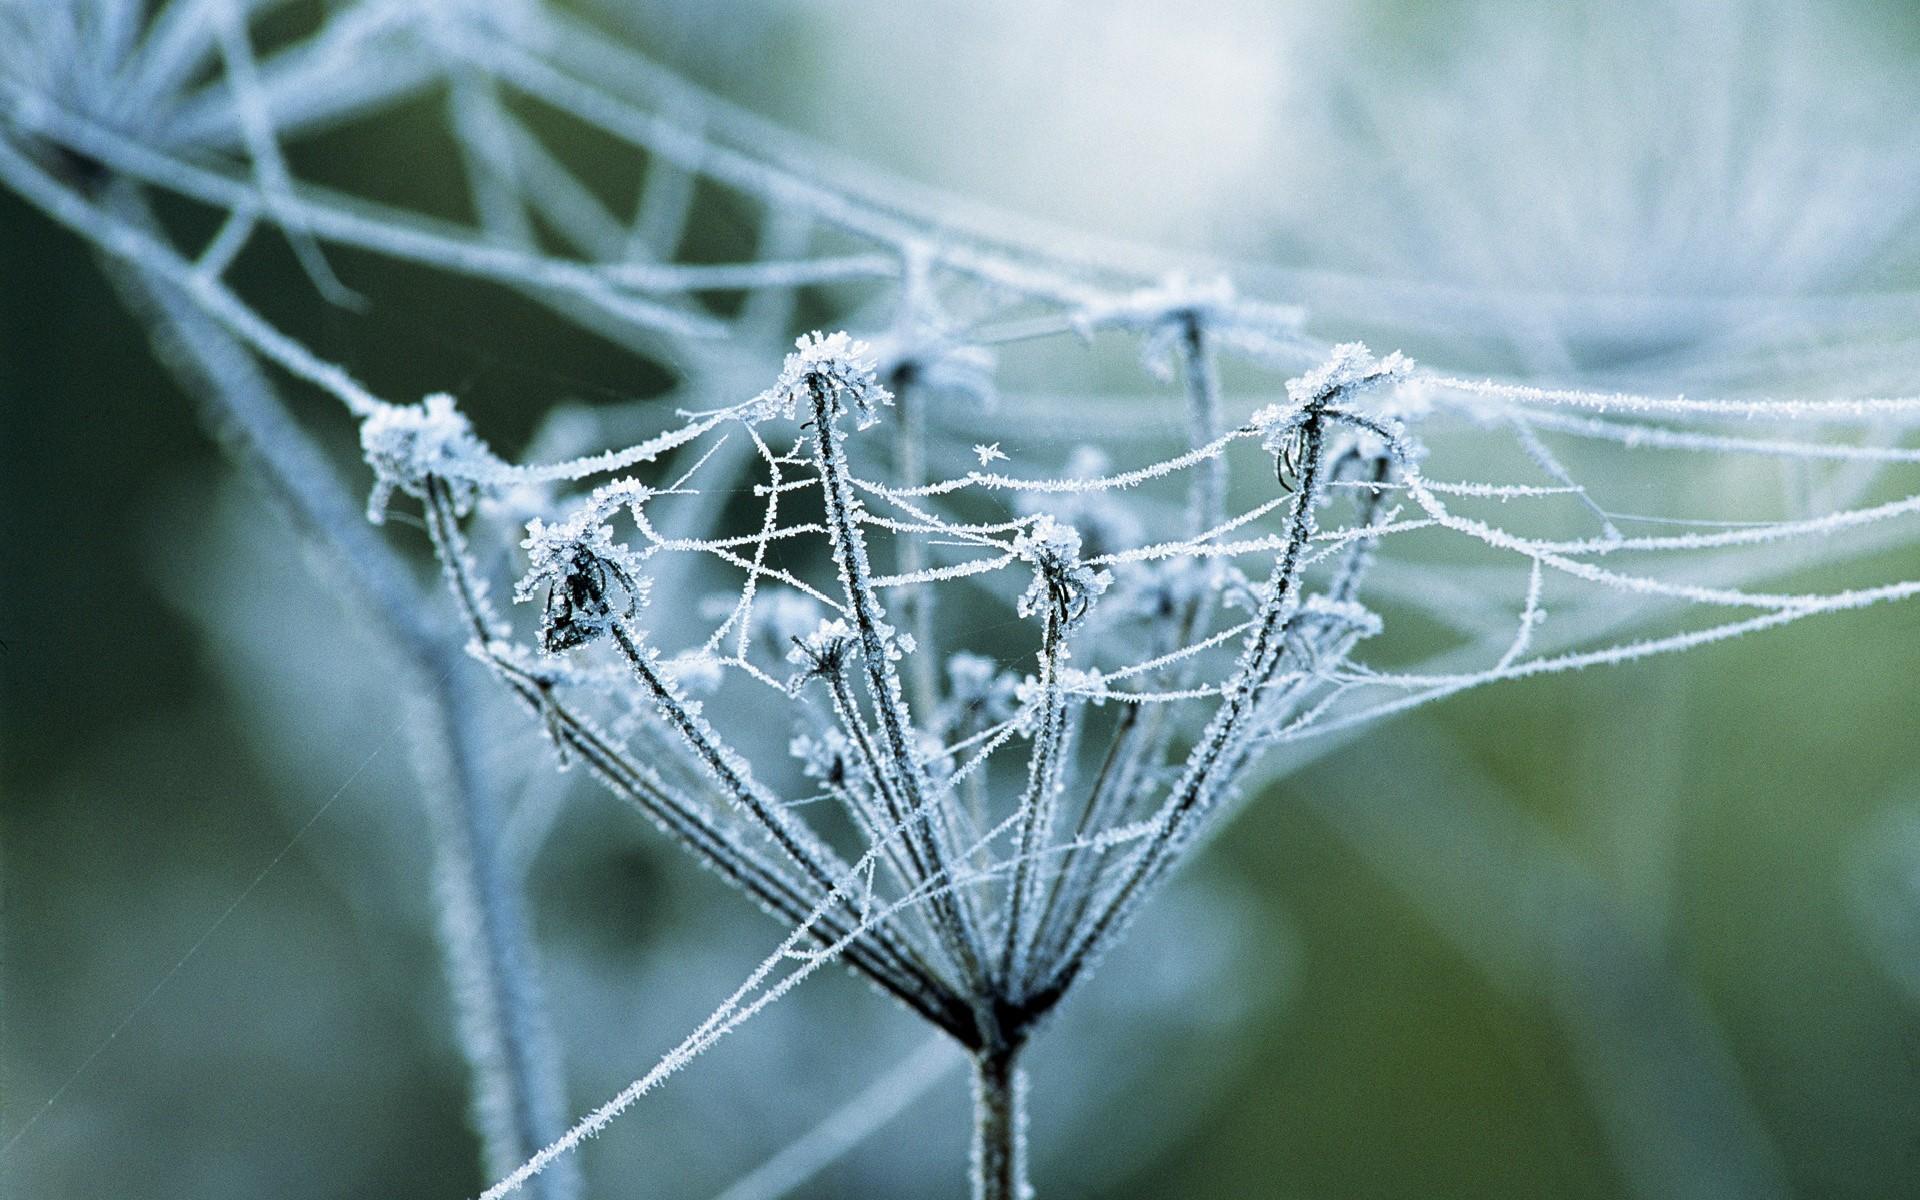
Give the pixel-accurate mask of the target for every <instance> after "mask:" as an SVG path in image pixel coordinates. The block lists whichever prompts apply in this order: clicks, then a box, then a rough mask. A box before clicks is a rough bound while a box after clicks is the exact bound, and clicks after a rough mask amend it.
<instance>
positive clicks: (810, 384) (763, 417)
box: [743, 330, 893, 429]
mask: <svg viewBox="0 0 1920 1200" xmlns="http://www.w3.org/2000/svg"><path fill="white" fill-rule="evenodd" d="M793 345H794V350H793V353H791V354H789V355H787V359H786V363H785V364H784V365H783V366H782V367H781V370H780V378H779V379H778V380H776V381H775V382H774V385H773V386H772V387H771V388H768V389H767V390H766V391H764V392H762V393H760V394H759V395H758V396H756V397H754V399H753V400H752V401H751V402H750V403H749V404H748V405H747V407H746V409H745V412H744V414H743V415H744V416H745V418H746V419H747V420H748V421H753V422H759V421H774V420H780V421H791V420H793V419H794V417H795V416H796V415H797V414H798V413H800V412H803V411H806V410H808V409H810V408H811V406H812V404H813V395H814V391H815V389H816V388H817V389H819V390H820V391H821V392H822V393H823V394H824V395H825V396H826V398H827V401H828V403H829V404H830V405H831V406H832V408H833V411H834V412H835V413H836V414H837V413H842V412H845V411H847V410H848V409H849V408H851V409H852V410H853V411H854V412H855V413H856V414H857V417H856V419H857V421H858V424H859V426H860V428H862V429H865V428H867V427H868V426H869V425H872V424H873V423H874V421H876V420H878V419H879V417H878V415H877V408H878V406H880V405H882V404H892V403H893V393H891V392H889V391H888V390H887V389H886V388H884V387H882V386H881V385H880V382H879V380H878V378H877V377H876V374H875V372H876V369H877V368H876V365H875V363H874V360H873V355H872V352H871V350H870V349H869V348H868V346H867V344H866V343H865V342H862V341H856V340H855V339H854V338H852V337H850V336H848V335H847V334H846V333H844V332H840V333H828V334H822V333H820V332H819V331H818V330H816V331H814V332H813V333H808V334H802V335H801V336H800V337H799V338H798V339H796V340H795V342H794V343H793Z"/></svg>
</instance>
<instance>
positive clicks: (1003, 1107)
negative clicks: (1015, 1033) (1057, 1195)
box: [973, 1046, 1033, 1200]
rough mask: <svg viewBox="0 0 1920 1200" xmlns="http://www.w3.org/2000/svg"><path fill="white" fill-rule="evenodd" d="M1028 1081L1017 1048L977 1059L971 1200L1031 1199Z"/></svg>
mask: <svg viewBox="0 0 1920 1200" xmlns="http://www.w3.org/2000/svg"><path fill="white" fill-rule="evenodd" d="M1026 1105H1027V1077H1026V1072H1024V1071H1022V1070H1021V1069H1020V1051H1019V1048H1018V1047H1005V1046H995V1047H990V1048H988V1049H984V1050H981V1051H979V1052H977V1053H976V1054H975V1055H974V1057H973V1200H1027V1198H1028V1197H1029V1196H1031V1195H1032V1194H1033V1187H1032V1185H1031V1184H1029V1183H1028V1182H1027V1114H1026Z"/></svg>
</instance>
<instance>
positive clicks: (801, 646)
mask: <svg viewBox="0 0 1920 1200" xmlns="http://www.w3.org/2000/svg"><path fill="white" fill-rule="evenodd" d="M856 644H857V639H856V637H855V636H854V632H853V628H852V627H851V626H849V625H848V624H847V623H846V622H845V621H843V620H841V619H840V618H838V617H835V618H834V619H833V620H831V621H822V622H820V624H819V626H818V627H816V628H815V629H814V631H813V632H812V633H809V634H806V635H805V636H803V637H796V638H794V639H793V649H791V650H789V651H787V661H788V662H790V663H792V664H793V665H794V666H796V667H799V668H800V670H799V671H797V672H796V673H795V674H794V675H793V677H792V678H791V679H789V680H787V690H788V691H790V692H795V693H798V692H799V690H800V689H801V688H802V687H804V686H805V685H806V682H807V681H808V680H809V679H814V678H816V677H818V678H832V677H834V676H838V675H839V674H841V673H842V672H844V671H845V670H846V669H847V661H848V660H849V659H850V658H852V657H853V648H854V646H855V645H856Z"/></svg>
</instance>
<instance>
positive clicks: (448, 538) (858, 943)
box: [425, 478, 974, 1040]
mask: <svg viewBox="0 0 1920 1200" xmlns="http://www.w3.org/2000/svg"><path fill="white" fill-rule="evenodd" d="M425 491H426V499H425V510H426V518H427V532H428V534H429V536H430V537H431V538H432V539H433V542H434V550H435V553H436V555H437V556H438V558H439V560H440V562H441V564H442V570H443V573H444V574H445V576H446V579H447V584H448V589H449V590H450V591H451V592H452V593H453V596H454V599H455V601H456V602H457V605H458V607H459V609H460V611H461V615H462V618H463V620H464V621H465V623H466V624H467V626H468V630H469V632H470V633H471V634H472V635H473V637H474V638H475V639H476V640H478V641H480V642H481V644H483V645H484V644H485V639H486V638H488V637H489V636H490V634H489V632H488V631H489V629H490V627H491V626H492V625H493V624H494V623H495V618H494V617H493V616H492V614H491V611H490V609H489V608H488V606H487V604H486V601H485V600H484V598H483V597H482V594H481V592H480V589H479V588H478V587H477V585H476V584H475V581H474V580H473V579H472V578H471V577H470V575H469V562H470V555H469V553H468V550H467V545H466V539H465V537H464V535H462V534H461V532H460V528H459V523H458V521H457V519H456V517H455V514H454V511H453V506H452V500H451V497H450V494H449V492H448V490H447V485H446V484H445V483H444V482H443V481H441V480H437V479H432V478H429V479H428V480H427V481H426V487H425ZM489 662H490V663H491V665H492V666H493V667H494V670H495V673H496V674H498V675H499V676H500V677H501V679H502V680H504V681H505V682H506V683H507V685H508V686H509V687H510V688H511V689H512V690H513V692H514V694H515V695H516V696H518V697H519V698H520V700H521V701H522V702H524V703H525V704H526V705H527V706H528V707H529V708H530V709H532V710H533V711H534V712H535V713H536V714H537V715H539V716H540V717H541V718H542V719H544V720H545V721H546V722H547V726H548V728H549V730H551V731H552V732H553V735H554V736H555V738H556V739H558V740H559V741H560V742H561V743H562V744H563V745H564V746H565V747H566V748H567V749H568V750H569V751H571V752H572V753H575V754H578V755H579V756H580V757H581V759H582V760H583V761H585V762H586V764H587V766H588V767H589V768H590V769H591V770H592V771H593V773H594V774H595V776H596V777H598V778H599V779H600V780H601V782H602V783H604V784H605V785H606V786H607V787H608V789H609V790H611V791H612V792H613V793H614V794H615V795H616V796H619V797H620V798H622V799H624V800H626V801H628V802H629V803H631V804H633V805H634V806H635V807H636V808H638V809H639V810H640V811H641V812H642V813H643V814H644V815H646V816H647V818H648V819H650V820H651V821H653V823H654V824H655V825H656V826H658V827H659V828H660V829H661V830H662V831H663V832H665V833H666V834H667V835H668V836H670V837H672V838H673V839H674V840H675V841H677V842H678V843H680V845H681V846H682V847H684V848H685V849H687V850H688V851H689V852H691V853H692V854H693V856H694V857H695V858H696V859H697V860H699V861H700V862H702V863H703V864H705V865H706V866H707V867H709V868H710V869H712V870H713V871H715V872H716V873H717V874H719V875H720V876H721V877H722V878H723V879H726V880H727V881H728V882H729V883H731V884H733V885H734V886H735V887H737V888H739V889H740V890H741V891H743V892H745V893H746V894H747V895H748V897H749V898H751V899H752V900H754V901H755V902H756V903H758V904H759V905H760V906H761V907H762V908H764V909H766V910H767V911H768V912H769V913H772V914H773V915H774V916H776V917H778V918H779V919H781V920H783V921H786V922H788V923H790V924H799V923H801V922H803V921H805V920H807V918H808V916H809V914H810V913H811V912H812V911H813V910H814V908H815V907H816V905H817V904H818V899H817V897H816V896H814V895H811V894H809V893H808V892H807V891H805V890H804V889H803V888H802V887H801V885H800V883H799V882H798V881H796V880H794V879H792V878H791V877H789V876H787V875H786V874H785V873H784V872H782V871H780V870H779V869H777V868H776V867H774V866H773V865H772V864H771V863H768V862H766V861H764V860H762V859H761V858H760V856H759V855H757V854H755V853H754V852H753V851H752V850H751V849H749V848H748V847H747V846H745V845H743V844H742V843H741V842H740V840H739V839H738V837H736V836H734V835H732V834H731V833H729V832H728V831H727V830H724V829H722V828H720V827H719V826H718V825H716V824H715V823H714V822H713V820H712V819H711V818H710V817H709V816H707V814H706V813H705V812H704V811H703V810H702V809H701V808H700V807H699V806H698V805H696V804H694V803H693V802H691V801H689V800H687V799H686V798H684V797H681V796H678V795H677V794H675V793H673V792H672V791H671V790H670V789H668V788H667V787H665V786H664V784H663V783H662V782H661V780H660V779H659V778H658V776H656V775H655V774H653V772H651V771H650V770H649V769H647V768H645V767H642V766H640V765H639V764H637V763H634V762H632V761H630V760H629V759H628V758H627V757H626V756H625V755H624V754H623V753H622V752H621V751H620V750H618V749H617V748H615V747H614V746H613V745H612V744H610V743H609V742H608V741H607V740H606V739H605V738H604V737H603V736H602V735H601V734H600V733H599V731H598V730H596V729H595V728H594V727H593V726H592V725H591V724H589V723H588V722H586V721H584V720H582V719H581V718H579V717H577V716H576V715H574V713H573V712H572V711H571V710H570V709H568V708H567V707H566V706H565V705H564V704H563V703H562V702H561V701H560V700H559V699H558V698H557V697H556V696H555V695H554V694H553V689H552V687H551V686H550V685H549V684H547V683H546V682H545V681H543V680H539V679H537V678H535V677H534V676H532V675H531V674H529V673H528V672H527V671H525V670H524V669H523V668H521V667H519V666H518V665H516V664H514V663H512V662H509V661H505V660H502V659H500V658H498V657H495V656H492V655H489ZM856 919H857V917H856ZM850 928H851V926H850V925H848V924H847V923H846V922H845V920H844V919H843V918H842V916H841V915H840V914H838V913H834V912H828V913H823V914H821V915H820V916H819V918H818V919H817V920H816V921H815V933H816V937H815V940H816V941H819V942H821V943H822V944H830V943H832V942H835V941H838V940H840V939H841V938H843V937H844V936H845V934H846V933H847V932H848V930H849V929H850ZM844 957H845V959H846V961H847V964H848V966H850V967H852V968H853V969H854V970H856V971H858V972H859V973H860V974H862V975H864V976H866V977H867V978H868V979H870V980H872V981H873V982H874V983H875V984H877V985H879V986H880V987H881V988H883V989H885V990H886V991H888V992H890V993H892V994H893V995H894V996H896V997H898V998H899V999H900V1000H901V1001H902V1002H903V1003H905V1004H906V1005H907V1006H908V1007H910V1008H912V1009H914V1010H915V1011H916V1012H918V1013H920V1014H921V1015H922V1016H924V1017H925V1018H926V1019H927V1020H928V1021H930V1022H932V1023H933V1024H935V1025H937V1026H939V1027H940V1028H942V1029H945V1030H947V1031H948V1032H949V1033H952V1034H953V1035H954V1036H955V1037H957V1038H961V1039H962V1040H966V1039H968V1038H970V1037H972V1036H973V1032H974V1020H973V1016H972V1013H971V1011H970V1010H968V1009H967V1008H966V1006H965V1005H964V1004H962V1003H961V1002H960V1001H959V1000H958V999H956V998H955V997H954V996H953V994H952V993H951V991H950V990H949V989H947V988H946V987H945V986H944V985H942V984H941V983H940V982H939V981H938V979H937V978H935V977H934V976H933V975H932V974H931V973H930V972H928V971H927V969H926V968H925V966H924V965H923V964H921V963H919V961H918V959H917V957H915V956H913V955H912V954H911V953H910V952H908V951H906V950H905V949H904V948H902V947H900V946H898V945H897V944H896V939H894V938H893V937H892V936H890V935H888V934H887V933H886V931H885V930H882V929H879V928H876V929H874V930H872V931H870V935H869V936H868V937H863V938H857V939H855V940H853V941H852V942H850V943H848V945H847V947H846V949H845V951H844Z"/></svg>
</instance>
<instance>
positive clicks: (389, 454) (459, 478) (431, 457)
mask: <svg viewBox="0 0 1920 1200" xmlns="http://www.w3.org/2000/svg"><path fill="white" fill-rule="evenodd" d="M360 448H361V451H362V453H364V454H365V455H366V459H367V464H368V465H369V466H371V467H372V468H373V491H372V492H371V493H370V494H369V495H368V497H367V519H368V520H369V521H372V522H373V523H374V524H376V525H378V524H380V523H381V522H382V521H384V520H385V519H386V513H387V505H388V504H389V503H390V502H391V501H392V499H393V494H394V493H395V492H396V491H398V492H404V493H406V494H407V495H409V496H413V497H416V498H418V497H424V496H425V495H426V481H427V477H428V476H430V475H431V476H435V477H437V478H439V479H442V480H444V481H446V484H447V486H448V488H449V489H450V490H451V491H452V494H453V502H454V505H455V508H456V510H457V511H459V512H462V513H464V512H466V511H467V510H468V509H470V508H471V507H472V506H473V501H474V497H475V495H476V494H477V492H478V485H477V484H475V483H474V482H473V476H474V473H475V471H474V468H475V467H477V466H492V465H495V464H496V462H497V460H496V459H495V458H494V457H493V454H492V452H491V451H489V450H488V449H487V446H486V443H484V442H482V441H481V440H480V438H479V437H478V436H477V435H476V434H475V433H474V432H473V426H472V425H471V424H470V423H469V422H468V421H467V418H466V416H465V415H464V414H462V413H461V412H460V410H459V409H458V408H456V407H455V406H454V402H453V397H452V396H449V395H447V394H446V393H444V392H437V393H435V394H434V395H431V396H428V397H427V398H426V399H425V400H423V401H421V402H420V403H419V404H382V405H380V406H379V407H378V408H375V409H374V410H373V411H372V413H370V414H369V415H368V416H367V418H366V420H365V421H363V422H361V424H360Z"/></svg>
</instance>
